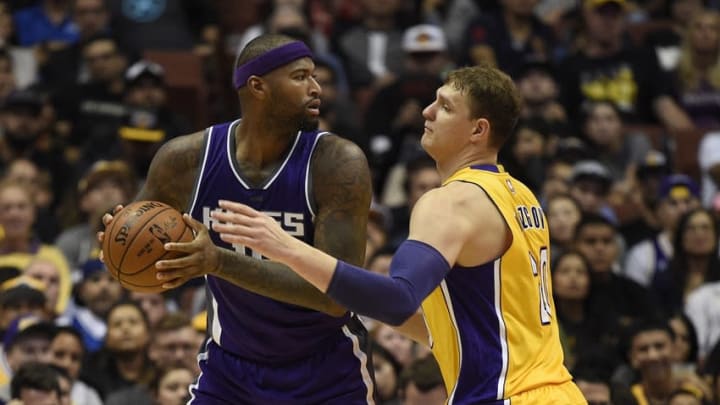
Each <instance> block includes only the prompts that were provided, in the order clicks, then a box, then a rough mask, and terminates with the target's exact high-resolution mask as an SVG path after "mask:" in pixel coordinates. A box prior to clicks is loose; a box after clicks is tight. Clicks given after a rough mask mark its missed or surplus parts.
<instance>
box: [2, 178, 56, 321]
mask: <svg viewBox="0 0 720 405" xmlns="http://www.w3.org/2000/svg"><path fill="white" fill-rule="evenodd" d="M35 218H36V217H35V206H34V203H33V201H32V192H31V190H29V189H28V188H27V187H25V186H23V185H22V184H20V183H17V182H10V181H5V182H0V226H2V227H3V230H4V238H3V239H2V240H0V253H1V255H0V265H12V266H16V267H18V268H21V269H25V268H27V266H28V265H29V264H30V262H31V261H32V260H33V259H34V258H43V259H45V260H49V261H51V262H53V263H54V264H55V266H56V268H57V270H58V273H59V275H60V283H61V285H60V291H61V292H64V291H68V290H69V289H70V277H69V274H70V268H69V266H68V263H67V260H65V256H64V255H63V254H62V252H61V251H60V250H59V249H58V248H57V247H55V246H53V245H47V244H44V243H41V241H40V240H38V239H37V238H36V237H35V236H34V234H33V224H34V222H35ZM67 300H68V297H67V296H66V295H59V299H58V302H57V304H56V308H57V309H58V310H59V313H62V312H63V311H64V310H65V308H66V306H67Z"/></svg>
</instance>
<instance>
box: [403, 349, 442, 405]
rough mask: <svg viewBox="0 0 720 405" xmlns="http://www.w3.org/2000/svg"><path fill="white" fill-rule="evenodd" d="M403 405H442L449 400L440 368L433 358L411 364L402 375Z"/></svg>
mask: <svg viewBox="0 0 720 405" xmlns="http://www.w3.org/2000/svg"><path fill="white" fill-rule="evenodd" d="M400 398H401V399H402V402H401V403H402V404H403V405H441V404H444V403H445V401H446V400H447V398H448V395H447V393H446V389H445V386H444V385H443V379H442V375H441V374H440V367H439V366H438V364H437V361H435V358H434V357H433V356H426V357H423V358H420V359H417V360H414V361H413V362H412V363H410V364H409V365H408V366H407V368H406V369H404V370H403V371H402V373H401V374H400Z"/></svg>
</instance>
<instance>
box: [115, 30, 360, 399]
mask: <svg viewBox="0 0 720 405" xmlns="http://www.w3.org/2000/svg"><path fill="white" fill-rule="evenodd" d="M313 70H314V64H313V61H312V54H311V52H310V50H309V49H308V48H307V47H306V46H305V45H304V44H303V43H302V42H298V41H294V40H292V39H291V38H289V37H285V36H280V35H264V36H261V37H258V38H256V39H255V40H253V41H251V42H250V43H248V45H247V46H246V47H245V48H244V50H243V51H242V52H241V53H240V55H239V57H238V60H237V62H236V67H235V73H234V84H235V87H236V88H237V91H238V95H239V98H240V107H241V110H242V119H238V120H236V121H234V122H231V123H225V124H219V125H214V126H212V127H210V128H208V129H207V130H205V131H204V132H203V133H196V134H192V135H188V136H183V137H179V138H177V139H173V140H171V141H170V142H168V143H167V144H165V145H164V146H163V147H162V149H160V150H159V151H158V153H157V155H156V156H155V157H154V160H153V162H152V164H151V167H150V170H149V173H148V178H147V183H146V184H145V186H144V187H143V189H142V190H141V192H140V194H139V195H138V197H137V198H136V199H137V200H158V201H162V202H165V203H167V204H170V205H172V206H173V207H175V208H177V209H179V210H183V211H186V212H188V213H189V214H190V215H191V216H192V219H191V218H190V217H189V216H187V214H186V216H185V220H186V222H187V223H188V224H189V225H190V226H191V227H192V228H193V230H194V231H195V233H196V236H195V239H194V240H193V241H192V242H190V243H170V244H167V245H166V246H165V248H166V249H167V250H172V251H178V252H183V253H185V254H186V255H185V256H183V257H182V258H179V259H173V260H162V261H159V262H157V263H156V267H157V268H158V270H159V276H158V278H159V279H160V280H163V281H166V282H165V283H164V286H165V287H167V288H174V287H177V286H179V285H181V284H182V283H184V282H185V281H187V280H188V279H190V278H193V277H197V276H200V275H205V277H206V280H207V285H208V287H209V292H210V296H209V301H210V309H209V311H208V312H209V319H208V329H209V332H210V333H211V339H209V341H208V343H207V345H206V346H205V351H204V352H203V353H201V354H200V355H199V361H200V368H201V371H202V373H201V375H200V377H199V378H198V381H197V383H196V384H193V385H192V386H191V388H190V394H191V396H192V399H191V400H190V402H189V403H190V404H193V405H195V404H220V403H226V404H297V403H303V404H361V403H362V404H367V403H372V402H373V397H374V392H373V378H372V374H371V371H370V370H371V367H370V366H371V365H370V364H369V360H368V357H367V354H366V352H365V349H366V345H365V344H366V339H365V329H364V328H363V327H362V325H361V324H360V322H359V321H358V320H357V318H356V317H354V316H351V315H350V314H349V313H347V312H346V310H345V309H344V308H343V307H341V306H339V305H338V304H336V303H335V302H334V301H333V300H332V299H330V298H329V297H327V296H326V295H325V294H322V293H321V292H320V291H319V290H318V289H317V288H315V287H314V286H312V285H311V284H310V283H308V282H306V281H305V280H303V279H302V278H301V277H299V276H298V275H297V274H295V273H294V272H292V271H291V270H290V269H289V268H287V267H286V266H284V265H281V264H279V263H276V262H270V261H268V260H262V258H261V256H260V255H259V254H258V253H256V252H253V251H252V250H250V249H248V248H247V247H245V246H242V245H239V244H230V243H226V242H223V241H222V240H220V238H219V234H217V233H215V232H209V231H208V228H209V227H210V225H211V223H212V222H213V219H212V216H211V214H212V213H213V212H217V211H218V210H219V208H218V201H219V200H222V199H230V200H235V201H242V202H244V203H246V204H248V205H251V206H253V207H255V208H256V209H258V210H260V211H262V212H265V213H266V214H267V215H269V216H271V217H272V218H275V220H277V221H278V223H279V224H280V225H279V226H281V227H282V229H284V230H286V231H287V232H289V234H291V235H293V237H296V238H298V240H302V241H304V242H306V243H310V244H313V245H314V246H315V247H317V248H318V249H320V250H323V251H326V252H328V254H332V255H335V256H338V257H342V258H343V260H347V261H348V262H352V263H356V264H360V263H362V262H363V257H364V250H365V229H366V222H367V218H368V211H369V207H370V198H371V186H370V174H369V169H368V166H367V162H366V160H365V156H364V154H363V153H362V151H361V150H360V148H358V147H357V146H355V145H354V144H352V143H351V142H349V141H347V140H344V139H341V138H339V137H337V136H335V135H332V134H328V133H321V132H318V131H316V130H314V129H313V128H314V127H316V126H317V120H318V116H319V107H320V99H319V96H320V92H321V90H320V86H319V85H318V83H317V82H316V81H315V79H314V77H313ZM188 202H189V206H188V205H187V204H188ZM116 212H117V211H116ZM111 219H112V217H111V216H110V215H106V217H105V218H104V221H105V224H106V225H107V224H108V223H109V221H110V220H111ZM308 308H310V309H308Z"/></svg>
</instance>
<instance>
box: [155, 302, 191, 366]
mask: <svg viewBox="0 0 720 405" xmlns="http://www.w3.org/2000/svg"><path fill="white" fill-rule="evenodd" d="M199 349H200V347H199V346H198V344H197V339H196V337H195V331H194V330H193V327H192V324H191V322H190V318H188V317H187V316H186V315H184V314H182V313H180V312H174V313H168V314H167V315H165V316H163V317H162V318H161V319H160V321H159V322H158V324H157V325H156V326H155V329H154V330H153V340H152V343H151V344H150V349H149V355H150V359H151V360H152V361H153V363H155V365H156V366H157V368H159V369H165V368H168V367H171V366H182V367H185V368H187V369H189V370H192V371H193V373H194V374H198V373H199V372H200V370H199V369H198V364H197V359H196V357H197V356H196V354H197V352H198V350H199Z"/></svg>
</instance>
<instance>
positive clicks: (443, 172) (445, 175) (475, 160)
mask: <svg viewBox="0 0 720 405" xmlns="http://www.w3.org/2000/svg"><path fill="white" fill-rule="evenodd" d="M496 164H498V160H497V152H491V151H485V152H484V153H478V154H475V155H473V156H459V157H458V158H457V159H454V160H452V161H448V162H446V163H441V162H437V168H438V173H440V178H441V179H442V181H443V182H444V181H445V180H447V179H449V178H450V176H452V175H453V174H455V173H456V172H457V171H458V170H461V169H464V168H466V167H470V166H474V165H496Z"/></svg>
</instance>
